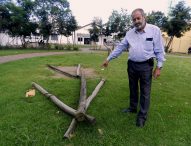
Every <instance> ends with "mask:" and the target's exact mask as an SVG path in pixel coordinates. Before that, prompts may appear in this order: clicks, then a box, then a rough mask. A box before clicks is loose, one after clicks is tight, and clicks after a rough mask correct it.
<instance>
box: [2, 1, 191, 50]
mask: <svg viewBox="0 0 191 146" xmlns="http://www.w3.org/2000/svg"><path fill="white" fill-rule="evenodd" d="M146 19H147V22H148V23H151V24H154V25H157V26H158V27H160V28H161V30H162V31H164V32H167V34H168V35H169V36H170V39H169V42H168V43H167V44H166V47H165V48H166V52H168V51H169V47H170V45H171V43H172V41H173V38H174V36H176V37H178V38H179V37H181V36H183V34H184V32H186V31H188V30H189V29H190V28H191V8H190V7H187V6H186V5H185V2H184V1H180V2H179V3H178V4H177V5H175V6H174V7H171V8H170V10H169V14H168V16H165V14H164V13H162V12H160V11H152V12H151V13H148V14H146ZM91 24H92V27H91V29H89V33H90V40H91V41H93V42H97V41H98V37H99V36H103V35H104V36H111V34H112V35H113V36H114V38H113V39H114V40H121V39H122V38H123V37H124V36H125V34H126V31H128V30H129V29H131V28H132V27H133V26H132V21H131V15H130V14H128V13H127V10H125V9H121V10H120V11H116V10H113V12H112V14H111V15H110V17H109V19H108V22H107V23H104V24H103V22H102V20H101V19H100V18H94V19H93V21H92V23H91ZM77 28H78V25H77V22H76V19H75V17H74V16H73V15H72V11H71V10H70V4H69V2H68V1H67V0H17V1H16V2H12V1H11V0H1V1H0V32H6V33H8V34H9V35H10V36H12V37H20V38H21V40H22V44H23V46H25V44H26V38H27V37H28V36H31V35H40V36H42V37H43V40H46V43H48V41H49V36H50V35H52V34H61V35H64V36H66V37H68V36H70V35H72V33H73V32H75V30H76V29H77Z"/></svg>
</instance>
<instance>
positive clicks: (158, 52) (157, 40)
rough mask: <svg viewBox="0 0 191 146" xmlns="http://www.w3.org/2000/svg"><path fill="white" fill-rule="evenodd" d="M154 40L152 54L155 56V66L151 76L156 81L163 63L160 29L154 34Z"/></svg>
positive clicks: (163, 53)
mask: <svg viewBox="0 0 191 146" xmlns="http://www.w3.org/2000/svg"><path fill="white" fill-rule="evenodd" d="M155 35H156V36H155V40H154V53H155V55H156V60H157V65H156V68H155V70H154V72H153V76H154V78H155V79H156V78H157V77H159V76H160V71H161V68H162V66H163V62H164V61H165V58H164V55H165V52H164V44H163V40H162V35H161V31H160V29H158V31H157V32H156V34H155Z"/></svg>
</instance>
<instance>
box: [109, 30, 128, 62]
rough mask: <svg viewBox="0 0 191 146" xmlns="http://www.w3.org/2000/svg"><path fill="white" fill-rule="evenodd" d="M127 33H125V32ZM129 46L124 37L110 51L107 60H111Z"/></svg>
mask: <svg viewBox="0 0 191 146" xmlns="http://www.w3.org/2000/svg"><path fill="white" fill-rule="evenodd" d="M126 35H127V34H126ZM128 46H129V43H128V41H127V38H126V36H125V38H124V39H123V40H122V41H121V42H120V43H119V44H118V45H117V47H116V48H115V49H114V50H113V51H112V52H111V53H110V55H109V56H108V57H107V60H108V61H111V60H112V59H115V58H117V57H118V56H120V55H121V53H122V52H123V50H125V49H127V48H128Z"/></svg>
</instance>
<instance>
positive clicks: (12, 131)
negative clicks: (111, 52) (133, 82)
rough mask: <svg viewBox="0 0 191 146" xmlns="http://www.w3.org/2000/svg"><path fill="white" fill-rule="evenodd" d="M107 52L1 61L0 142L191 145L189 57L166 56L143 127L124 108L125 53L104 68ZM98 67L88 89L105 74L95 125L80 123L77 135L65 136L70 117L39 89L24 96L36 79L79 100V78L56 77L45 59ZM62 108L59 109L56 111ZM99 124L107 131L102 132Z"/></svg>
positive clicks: (68, 99) (93, 110)
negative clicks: (69, 138)
mask: <svg viewBox="0 0 191 146" xmlns="http://www.w3.org/2000/svg"><path fill="white" fill-rule="evenodd" d="M105 57H106V54H67V55H60V56H49V57H37V58H30V59H24V60H19V61H15V62H9V63H5V64H0V76H1V78H0V93H1V96H0V111H1V112H0V146H15V145H18V146H27V145H29V146H33V145H34V146H58V145H66V146H128V145H129V146H132V145H135V146H189V145H191V133H190V131H191V122H190V121H191V90H190V83H191V77H190V74H191V67H190V64H191V59H190V58H176V57H171V56H168V57H167V61H166V62H165V65H164V67H163V70H162V75H161V77H160V78H159V79H157V80H153V83H152V95H151V96H152V98H151V106H150V111H149V117H148V120H147V123H146V125H145V127H144V128H137V127H136V126H135V119H136V115H135V114H131V115H126V114H123V113H121V109H123V108H126V107H128V103H129V98H128V95H129V89H128V80H127V73H126V68H127V67H126V59H127V55H126V54H125V53H124V54H123V55H122V56H121V57H120V58H119V59H116V60H114V61H112V62H111V63H110V65H109V68H107V69H105V70H104V71H102V70H100V64H101V63H102V62H103V60H104V58H105ZM78 63H80V64H81V65H82V66H83V67H91V68H94V69H95V70H96V73H97V74H98V77H97V78H95V79H88V80H87V87H88V89H87V90H88V94H90V93H91V92H92V90H93V89H94V87H95V86H96V84H97V83H98V82H99V80H100V78H101V77H105V78H106V79H107V81H106V83H105V85H104V86H103V88H102V89H101V91H100V92H99V94H98V95H97V96H96V98H95V99H94V101H93V102H92V103H91V105H90V107H89V109H88V114H90V115H93V116H95V117H96V119H97V123H96V124H95V125H93V126H92V125H90V124H86V123H84V122H82V123H80V124H78V127H77V129H76V130H75V137H74V138H72V139H71V140H66V139H63V135H64V133H65V131H66V130H67V128H68V126H69V124H70V122H71V117H70V116H68V115H67V114H65V113H63V112H62V111H60V110H59V109H58V108H57V107H56V106H55V105H54V104H53V103H51V102H50V101H49V100H48V99H47V98H46V97H44V96H43V95H41V94H40V93H38V92H37V95H36V96H35V97H32V98H25V97H24V96H25V91H26V90H27V89H29V88H31V82H32V81H35V82H37V83H39V84H40V85H42V86H43V87H44V88H46V89H47V90H48V91H49V92H50V93H52V94H55V95H56V96H58V97H59V98H60V99H61V100H62V101H64V102H65V103H66V104H68V105H70V106H71V107H73V108H76V107H77V105H78V99H79V88H80V82H79V80H75V79H63V78H52V75H53V74H54V73H53V72H52V71H50V70H48V69H47V68H46V64H52V65H58V66H74V65H77V64H78ZM58 111H60V112H59V113H58ZM98 129H101V130H102V131H103V135H100V134H99V132H98Z"/></svg>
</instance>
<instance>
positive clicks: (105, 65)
mask: <svg viewBox="0 0 191 146" xmlns="http://www.w3.org/2000/svg"><path fill="white" fill-rule="evenodd" d="M108 64H109V61H108V60H105V61H104V62H103V64H102V65H101V66H102V67H107V66H108Z"/></svg>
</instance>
